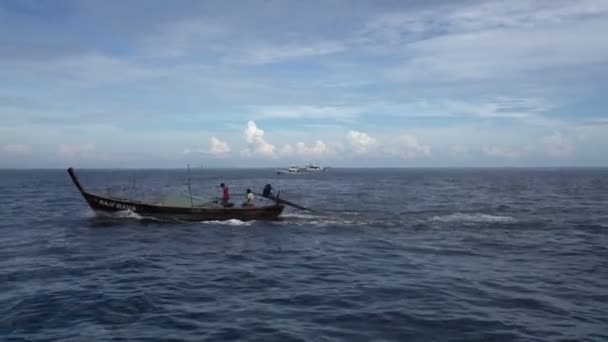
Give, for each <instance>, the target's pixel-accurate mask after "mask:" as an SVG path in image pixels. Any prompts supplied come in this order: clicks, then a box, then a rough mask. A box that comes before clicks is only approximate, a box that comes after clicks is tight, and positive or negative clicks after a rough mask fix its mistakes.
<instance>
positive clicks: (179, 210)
mask: <svg viewBox="0 0 608 342" xmlns="http://www.w3.org/2000/svg"><path fill="white" fill-rule="evenodd" d="M68 173H69V175H70V177H71V178H72V182H74V185H75V186H76V187H77V188H78V190H79V191H80V193H81V194H82V196H83V197H84V199H85V200H86V202H87V203H88V204H89V206H90V207H91V208H92V209H93V210H95V211H101V212H119V211H130V212H133V213H136V214H138V215H140V216H142V217H144V218H158V219H167V220H180V221H224V220H231V219H236V220H241V221H250V220H276V219H278V218H279V215H281V213H282V212H283V209H284V206H283V205H280V204H275V205H269V206H264V207H253V208H239V207H232V208H221V207H220V208H199V207H172V206H161V205H155V204H149V203H143V202H138V201H132V200H126V199H121V198H116V197H108V196H100V195H96V194H93V193H90V192H87V191H85V190H84V189H83V187H82V186H81V185H80V182H79V181H78V178H77V177H76V174H75V173H74V170H73V169H72V168H69V169H68Z"/></svg>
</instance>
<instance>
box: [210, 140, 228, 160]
mask: <svg viewBox="0 0 608 342" xmlns="http://www.w3.org/2000/svg"><path fill="white" fill-rule="evenodd" d="M209 143H210V145H211V147H210V148H209V153H210V154H211V155H213V156H216V157H218V158H223V157H226V156H228V154H230V146H228V143H227V142H225V141H222V140H220V139H218V138H216V137H211V139H209Z"/></svg>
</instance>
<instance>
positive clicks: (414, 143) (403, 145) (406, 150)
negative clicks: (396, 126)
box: [393, 134, 431, 160]
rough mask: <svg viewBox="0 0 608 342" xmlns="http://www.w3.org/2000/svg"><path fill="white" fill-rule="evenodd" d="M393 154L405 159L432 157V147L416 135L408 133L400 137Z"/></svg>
mask: <svg viewBox="0 0 608 342" xmlns="http://www.w3.org/2000/svg"><path fill="white" fill-rule="evenodd" d="M393 154H395V155H397V156H398V157H400V158H402V159H405V160H411V159H417V158H422V157H430V156H431V147H430V146H428V145H424V144H421V143H420V142H419V141H418V138H417V137H416V136H414V135H409V134H406V135H403V136H401V137H400V138H399V139H398V141H397V145H396V147H395V148H394V149H393Z"/></svg>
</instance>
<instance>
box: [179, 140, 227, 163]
mask: <svg viewBox="0 0 608 342" xmlns="http://www.w3.org/2000/svg"><path fill="white" fill-rule="evenodd" d="M194 153H198V154H203V155H210V156H212V157H214V158H219V159H221V158H226V157H228V156H229V155H230V146H228V143H227V142H225V141H222V140H220V139H218V138H216V137H211V138H210V139H209V148H189V147H187V148H185V149H184V154H194Z"/></svg>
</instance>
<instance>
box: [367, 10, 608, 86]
mask: <svg viewBox="0 0 608 342" xmlns="http://www.w3.org/2000/svg"><path fill="white" fill-rule="evenodd" d="M437 13H444V14H445V15H437ZM607 13H608V2H606V1H594V0H584V1H551V2H548V1H547V2H543V1H508V2H505V1H490V2H473V3H472V4H463V3H453V4H450V5H447V6H439V7H436V6H432V7H430V8H428V9H422V10H418V11H411V10H409V11H395V12H391V13H384V14H380V15H377V16H376V17H375V18H373V19H371V20H369V22H368V23H367V24H366V25H365V28H364V29H363V30H361V31H360V32H359V33H358V34H359V36H360V37H359V38H358V41H360V42H362V43H361V44H364V45H365V46H368V47H369V48H370V49H373V50H375V51H377V53H384V54H388V53H391V54H395V55H397V56H399V57H400V59H401V62H399V63H397V64H400V66H398V67H389V68H388V70H387V71H386V73H385V74H386V76H387V77H388V78H390V79H393V80H397V81H402V82H408V83H411V82H421V83H451V84H452V85H456V84H455V83H453V82H459V81H468V80H486V81H490V82H492V83H496V82H499V81H504V80H507V79H513V78H515V77H529V75H528V74H527V73H529V72H532V71H543V72H545V77H543V78H546V71H547V70H552V69H553V70H555V69H561V71H565V70H567V69H568V68H572V67H577V66H579V67H587V68H593V66H594V65H595V64H596V63H605V62H607V61H608V57H607V56H608V44H606V41H605V40H604V39H602V38H601V37H600V36H597V35H595V34H593V32H605V31H606V30H607V29H608V23H607V22H606V20H605V16H606V14H607ZM551 76H555V74H552V75H551Z"/></svg>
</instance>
